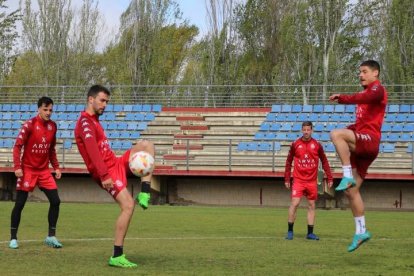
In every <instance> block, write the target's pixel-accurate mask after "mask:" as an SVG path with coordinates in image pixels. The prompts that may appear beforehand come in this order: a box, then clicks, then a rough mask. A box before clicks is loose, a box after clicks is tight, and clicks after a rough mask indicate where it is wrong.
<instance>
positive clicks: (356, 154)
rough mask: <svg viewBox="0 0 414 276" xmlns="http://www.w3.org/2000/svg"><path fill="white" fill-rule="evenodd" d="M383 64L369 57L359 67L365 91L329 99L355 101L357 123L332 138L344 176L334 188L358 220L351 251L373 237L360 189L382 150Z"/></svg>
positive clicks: (333, 132)
mask: <svg viewBox="0 0 414 276" xmlns="http://www.w3.org/2000/svg"><path fill="white" fill-rule="evenodd" d="M379 74H380V65H379V64H378V62H376V61H374V60H367V61H364V62H363V63H361V65H360V67H359V80H360V83H361V85H362V87H363V88H364V90H363V91H361V92H357V93H355V94H352V95H344V94H333V95H331V96H330V97H329V100H331V101H336V102H338V103H340V104H356V105H357V106H356V122H355V124H352V125H350V126H348V127H347V128H346V129H335V130H332V131H331V140H332V142H333V143H334V144H335V147H336V152H337V153H338V155H339V158H340V160H341V163H342V168H343V178H342V180H341V183H340V184H339V185H338V187H337V188H336V189H335V190H336V191H345V195H346V197H347V198H348V200H349V204H350V206H351V210H352V214H353V216H354V220H355V226H356V231H355V235H354V238H353V240H352V243H351V244H350V245H349V247H348V251H349V252H352V251H354V250H355V249H357V248H358V247H359V246H360V245H361V244H362V243H364V242H366V241H368V240H369V239H370V238H371V234H370V233H369V232H368V231H367V230H366V226H365V215H364V202H363V200H362V197H361V194H360V192H359V189H360V188H361V185H362V182H363V181H364V179H365V176H366V174H367V171H368V167H369V166H370V165H371V163H372V162H373V161H374V160H375V158H376V157H377V155H378V152H379V145H380V140H381V127H382V122H383V120H384V114H385V108H386V105H387V91H386V90H385V88H384V87H383V86H382V85H381V83H380V81H379V79H378V78H379Z"/></svg>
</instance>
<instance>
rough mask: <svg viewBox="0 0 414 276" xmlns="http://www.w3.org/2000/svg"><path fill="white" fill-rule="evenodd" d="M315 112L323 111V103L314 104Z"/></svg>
mask: <svg viewBox="0 0 414 276" xmlns="http://www.w3.org/2000/svg"><path fill="white" fill-rule="evenodd" d="M313 112H314V113H321V112H323V105H321V104H316V105H314V106H313Z"/></svg>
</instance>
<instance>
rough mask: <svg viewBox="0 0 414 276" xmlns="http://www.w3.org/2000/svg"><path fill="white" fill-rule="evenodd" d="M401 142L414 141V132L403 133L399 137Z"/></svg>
mask: <svg viewBox="0 0 414 276" xmlns="http://www.w3.org/2000/svg"><path fill="white" fill-rule="evenodd" d="M399 141H400V142H412V141H414V140H413V134H412V133H403V134H401V136H400V139H399Z"/></svg>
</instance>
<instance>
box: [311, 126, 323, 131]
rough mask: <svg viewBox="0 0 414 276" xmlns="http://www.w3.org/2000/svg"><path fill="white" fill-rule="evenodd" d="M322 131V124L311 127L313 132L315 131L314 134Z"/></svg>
mask: <svg viewBox="0 0 414 276" xmlns="http://www.w3.org/2000/svg"><path fill="white" fill-rule="evenodd" d="M323 129H324V125H323V124H316V125H315V126H314V127H313V130H314V131H316V132H321V131H323Z"/></svg>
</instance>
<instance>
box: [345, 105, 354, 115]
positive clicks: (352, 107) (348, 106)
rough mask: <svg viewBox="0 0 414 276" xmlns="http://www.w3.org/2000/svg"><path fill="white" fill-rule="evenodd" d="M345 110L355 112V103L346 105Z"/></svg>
mask: <svg viewBox="0 0 414 276" xmlns="http://www.w3.org/2000/svg"><path fill="white" fill-rule="evenodd" d="M345 112H348V113H354V112H355V105H353V104H351V105H346V106H345Z"/></svg>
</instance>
